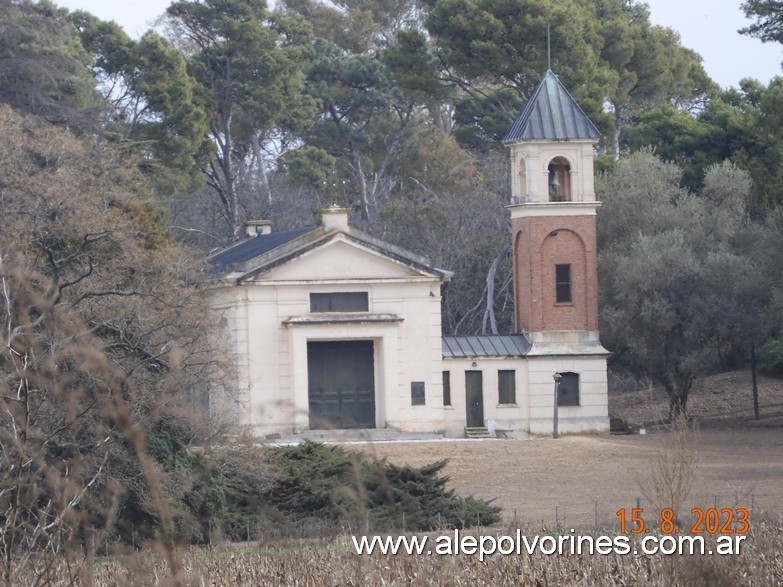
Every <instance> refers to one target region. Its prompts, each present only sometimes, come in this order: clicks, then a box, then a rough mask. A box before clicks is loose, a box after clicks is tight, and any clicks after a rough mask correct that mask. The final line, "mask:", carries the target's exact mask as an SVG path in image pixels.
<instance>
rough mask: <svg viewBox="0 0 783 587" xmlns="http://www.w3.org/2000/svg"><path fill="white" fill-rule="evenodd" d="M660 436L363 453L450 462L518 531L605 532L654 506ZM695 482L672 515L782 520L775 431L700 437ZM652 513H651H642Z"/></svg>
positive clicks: (382, 448)
mask: <svg viewBox="0 0 783 587" xmlns="http://www.w3.org/2000/svg"><path fill="white" fill-rule="evenodd" d="M664 436H665V433H652V434H646V435H642V436H639V435H635V436H609V435H605V436H566V437H562V438H559V439H557V440H553V439H531V440H464V441H437V442H410V443H408V442H406V443H402V442H399V443H398V442H390V443H377V444H373V445H365V446H363V447H362V448H363V450H365V451H366V452H368V453H370V454H372V455H375V456H376V457H378V458H383V457H386V458H388V459H389V461H391V462H393V463H397V464H404V463H408V464H410V465H415V466H418V465H423V464H426V463H430V462H432V461H435V460H438V459H444V458H446V459H449V463H448V465H447V467H446V474H447V475H449V476H450V477H451V484H450V485H451V487H454V488H455V489H456V491H457V492H458V493H459V494H461V495H473V496H475V497H480V498H483V499H494V500H495V503H496V504H497V505H500V506H502V508H503V515H504V521H505V522H506V523H508V524H513V525H514V526H517V525H521V526H524V527H531V526H534V527H538V526H543V527H546V528H553V527H555V526H560V527H561V528H566V529H569V528H576V529H585V530H586V529H592V528H595V527H599V528H602V527H613V526H615V525H616V523H617V521H618V518H617V516H616V512H617V510H619V509H620V508H623V507H625V508H632V507H636V504H637V498H638V499H639V500H640V505H641V506H642V507H643V508H646V509H647V510H648V511H649V510H650V509H652V508H653V506H652V504H651V502H650V500H649V499H648V496H650V497H653V494H654V491H650V490H649V489H648V490H644V489H643V488H645V487H649V486H650V485H651V481H653V476H654V474H653V472H652V471H653V469H654V466H653V463H654V461H655V459H656V451H657V450H658V449H659V447H660V446H661V442H662V441H663V438H664ZM695 446H696V464H695V467H694V469H695V474H694V476H695V480H694V483H693V489H692V491H691V492H690V496H689V498H688V499H687V500H686V501H685V502H684V504H683V507H684V508H687V509H686V511H685V512H684V513H683V514H678V515H680V517H681V518H683V519H684V520H689V519H690V510H691V508H693V507H700V508H702V509H706V508H709V507H714V506H715V505H717V506H718V507H721V508H722V507H745V508H746V509H748V510H753V513H752V516H751V519H753V518H754V517H756V516H760V515H762V514H763V515H765V516H773V517H774V518H775V519H783V428H768V429H746V430H739V429H735V430H702V431H699V432H698V433H697V434H696V436H695ZM651 515H652V514H651Z"/></svg>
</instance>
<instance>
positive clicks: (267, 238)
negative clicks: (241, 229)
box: [208, 226, 315, 271]
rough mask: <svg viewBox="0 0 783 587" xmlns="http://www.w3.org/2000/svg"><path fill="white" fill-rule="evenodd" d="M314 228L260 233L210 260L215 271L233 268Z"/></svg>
mask: <svg viewBox="0 0 783 587" xmlns="http://www.w3.org/2000/svg"><path fill="white" fill-rule="evenodd" d="M313 230H315V227H312V226H310V227H308V228H296V229H294V230H283V231H281V232H271V233H269V234H259V235H258V236H255V237H252V238H249V239H247V240H244V241H242V242H241V243H237V244H236V245H234V246H233V247H230V248H228V249H225V250H223V251H220V252H219V253H217V254H215V255H214V256H212V257H210V258H209V259H208V261H209V264H210V265H212V267H213V269H214V270H215V271H225V270H229V269H231V266H232V265H234V264H236V263H244V262H246V261H250V260H251V259H255V258H256V257H258V256H259V255H263V254H264V253H267V252H269V251H271V250H272V249H276V248H277V247H279V246H281V245H284V244H285V243H287V242H289V241H292V240H294V239H296V238H299V237H300V236H302V235H303V234H307V233H308V232H311V231H313Z"/></svg>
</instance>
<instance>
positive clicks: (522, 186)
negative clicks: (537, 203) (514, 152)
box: [515, 157, 527, 204]
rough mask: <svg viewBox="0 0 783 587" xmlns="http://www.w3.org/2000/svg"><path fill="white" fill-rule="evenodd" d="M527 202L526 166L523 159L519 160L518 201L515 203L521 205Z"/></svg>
mask: <svg viewBox="0 0 783 587" xmlns="http://www.w3.org/2000/svg"><path fill="white" fill-rule="evenodd" d="M526 201H527V165H526V164H525V160H524V158H522V157H520V158H519V201H518V202H515V203H517V204H521V203H523V202H526Z"/></svg>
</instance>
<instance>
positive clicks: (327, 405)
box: [307, 340, 375, 430]
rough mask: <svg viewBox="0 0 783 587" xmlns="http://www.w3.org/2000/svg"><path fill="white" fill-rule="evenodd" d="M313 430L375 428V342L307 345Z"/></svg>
mask: <svg viewBox="0 0 783 587" xmlns="http://www.w3.org/2000/svg"><path fill="white" fill-rule="evenodd" d="M307 375H308V380H309V389H308V396H309V403H310V429H311V430H317V429H324V428H375V376H374V361H373V343H372V341H371V340H347V341H342V340H341V341H324V342H321V341H316V342H308V343H307Z"/></svg>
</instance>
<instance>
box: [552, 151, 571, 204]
mask: <svg viewBox="0 0 783 587" xmlns="http://www.w3.org/2000/svg"><path fill="white" fill-rule="evenodd" d="M547 169H548V170H549V181H548V185H549V201H550V202H570V201H571V165H570V164H569V163H568V160H567V159H566V158H565V157H555V158H554V159H552V161H550V162H549V167H548V168H547Z"/></svg>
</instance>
